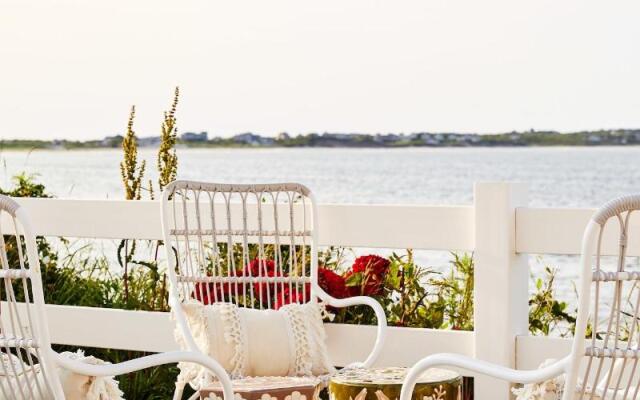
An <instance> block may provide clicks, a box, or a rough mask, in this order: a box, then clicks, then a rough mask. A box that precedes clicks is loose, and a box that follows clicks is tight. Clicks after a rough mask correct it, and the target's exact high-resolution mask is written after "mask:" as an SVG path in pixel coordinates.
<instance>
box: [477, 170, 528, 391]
mask: <svg viewBox="0 0 640 400" xmlns="http://www.w3.org/2000/svg"><path fill="white" fill-rule="evenodd" d="M527 198H528V195H527V186H526V185H525V184H517V183H503V182H499V183H498V182H496V183H494V182H491V183H476V184H475V187H474V203H475V253H474V258H475V288H474V289H475V292H474V303H475V308H474V313H475V315H474V331H475V355H476V357H477V358H478V359H481V360H486V361H490V362H494V363H498V364H500V365H504V366H508V367H515V357H516V354H515V352H516V336H517V335H521V334H526V333H527V331H528V297H529V296H528V278H529V276H528V275H529V274H528V271H529V270H528V262H527V261H528V258H527V256H526V255H518V254H516V252H515V243H516V240H515V233H516V213H515V210H516V208H517V207H522V206H526V205H527ZM474 386H475V398H476V399H478V400H485V399H491V400H506V399H509V398H510V387H511V385H510V384H509V383H508V382H503V381H500V380H496V379H492V378H486V377H484V376H478V377H476V379H475V385H474Z"/></svg>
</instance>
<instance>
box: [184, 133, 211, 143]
mask: <svg viewBox="0 0 640 400" xmlns="http://www.w3.org/2000/svg"><path fill="white" fill-rule="evenodd" d="M180 140H182V141H183V142H206V141H208V140H209V134H208V133H207V132H205V131H202V132H200V133H195V132H185V133H183V134H182V135H180Z"/></svg>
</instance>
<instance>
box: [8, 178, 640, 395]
mask: <svg viewBox="0 0 640 400" xmlns="http://www.w3.org/2000/svg"><path fill="white" fill-rule="evenodd" d="M17 200H18V201H19V202H20V203H21V204H22V205H23V206H24V207H25V208H27V210H28V211H29V213H30V215H31V217H32V220H33V225H34V230H35V232H36V234H38V235H45V236H65V237H76V238H112V239H122V238H131V239H160V238H161V237H162V234H161V233H162V232H161V227H160V218H159V215H160V206H159V203H158V202H154V201H115V200H95V201H94V200H59V199H26V198H22V199H17ZM593 211H594V210H592V209H557V208H529V207H527V189H526V186H525V185H522V184H510V183H479V184H476V186H475V193H474V204H473V206H393V205H320V206H319V219H320V221H319V240H320V244H321V245H335V246H353V247H368V248H413V249H425V250H467V251H473V252H474V254H475V260H476V269H475V281H476V283H475V295H474V296H475V327H476V330H475V331H474V332H456V331H439V330H431V329H416V328H389V329H390V335H389V339H388V342H387V347H386V349H385V350H384V351H383V353H382V356H381V358H380V360H379V364H380V365H411V364H412V363H414V362H415V361H417V360H418V359H420V358H422V357H423V356H425V355H428V354H431V353H436V352H454V353H461V354H466V355H469V356H477V357H479V358H482V359H485V360H489V361H493V362H498V363H501V364H503V365H507V366H512V367H517V368H521V369H531V368H536V367H537V366H538V364H540V363H541V362H542V361H543V360H544V359H546V358H552V357H553V358H560V357H562V356H563V355H565V354H567V353H568V351H569V346H570V341H568V340H564V339H553V338H540V337H530V336H528V334H527V307H528V305H527V302H528V290H527V288H528V277H529V274H528V265H527V254H530V253H539V254H579V252H580V240H581V237H582V231H583V229H584V227H585V226H586V224H587V222H588V220H589V218H590V216H591V214H592V213H593ZM631 230H632V231H640V223H638V224H636V225H632V227H631ZM613 231H614V229H611V233H612V235H611V236H607V235H605V238H604V243H605V246H604V249H605V252H609V251H610V252H611V253H613V252H614V250H615V247H614V246H615V245H616V243H617V242H616V238H615V237H614V235H613V233H614V232H613ZM631 234H633V232H632V233H631ZM629 254H631V255H640V243H639V242H638V241H634V242H632V243H631V244H630V248H629ZM49 311H50V313H49V315H50V320H51V325H52V326H51V333H52V336H53V340H54V341H55V342H56V343H60V344H71V345H77V346H90V347H106V348H119V349H130V350H144V351H163V350H169V349H175V348H176V343H175V342H174V340H173V333H172V332H173V325H172V323H171V321H170V319H169V316H168V314H166V313H152V312H140V311H124V310H108V309H95V308H85V307H75V306H72V305H69V306H49ZM328 333H329V349H330V352H331V354H332V357H333V359H334V360H335V361H336V363H338V364H341V365H345V364H347V363H348V362H350V361H353V360H356V359H362V358H363V357H364V356H365V355H366V354H367V352H368V351H369V349H370V348H371V345H372V344H373V341H374V336H375V332H374V328H372V327H359V326H349V325H333V324H329V325H328ZM476 398H477V399H496V400H497V399H507V398H509V385H508V384H507V383H503V382H497V381H493V380H490V379H488V378H484V377H477V379H476Z"/></svg>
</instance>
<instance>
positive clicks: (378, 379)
mask: <svg viewBox="0 0 640 400" xmlns="http://www.w3.org/2000/svg"><path fill="white" fill-rule="evenodd" d="M406 373H407V369H406V368H398V367H391V368H372V369H353V370H346V371H343V372H340V373H339V374H337V375H336V376H334V377H332V378H331V379H330V380H329V397H330V399H331V400H395V399H398V398H399V397H400V389H401V388H402V383H403V381H404V378H405V376H406ZM461 390H462V377H461V376H460V375H459V374H458V373H457V372H454V371H449V370H446V369H439V368H432V369H429V370H427V371H425V373H424V374H422V376H421V377H420V379H419V380H418V383H417V384H416V387H415V390H414V392H413V399H414V400H458V399H459V398H460V396H461Z"/></svg>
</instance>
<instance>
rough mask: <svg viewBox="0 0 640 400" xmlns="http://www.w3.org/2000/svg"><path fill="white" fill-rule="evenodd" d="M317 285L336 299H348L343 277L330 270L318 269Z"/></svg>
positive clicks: (347, 290)
mask: <svg viewBox="0 0 640 400" xmlns="http://www.w3.org/2000/svg"><path fill="white" fill-rule="evenodd" d="M318 285H319V286H320V287H321V288H322V290H324V291H325V292H327V293H328V294H329V295H331V296H333V297H335V298H336V299H344V298H345V297H349V289H348V288H347V285H346V282H345V279H344V277H342V276H340V275H338V274H336V273H335V272H333V271H331V270H330V269H326V268H318Z"/></svg>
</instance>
